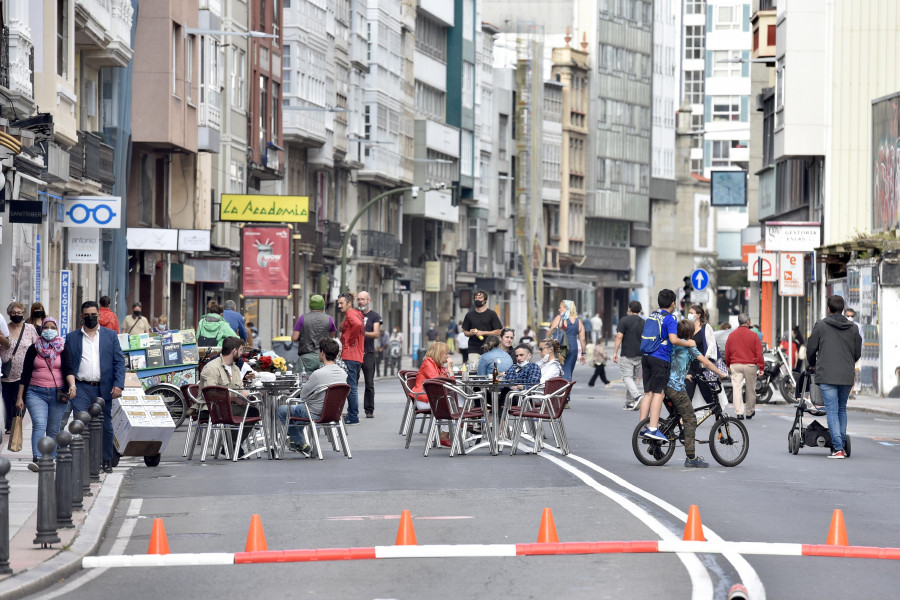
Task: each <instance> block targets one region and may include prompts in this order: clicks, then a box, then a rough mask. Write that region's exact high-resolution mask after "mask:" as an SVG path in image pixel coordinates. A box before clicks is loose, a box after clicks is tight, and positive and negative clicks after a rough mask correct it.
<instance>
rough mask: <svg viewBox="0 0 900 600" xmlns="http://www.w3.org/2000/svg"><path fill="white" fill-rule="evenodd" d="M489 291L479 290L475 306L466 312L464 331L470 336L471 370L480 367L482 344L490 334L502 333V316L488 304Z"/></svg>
mask: <svg viewBox="0 0 900 600" xmlns="http://www.w3.org/2000/svg"><path fill="white" fill-rule="evenodd" d="M487 300H488V293H487V292H486V291H484V290H477V291H476V292H475V295H474V301H475V308H474V309H472V310H470V311H469V312H468V313H466V318H465V319H463V332H464V333H465V334H466V337H468V338H469V370H470V371H474V370H476V369H477V368H478V361H479V359H481V354H482V352H483V350H482V345H484V340H485V338H486V337H487V336H489V335H500V331H501V330H502V328H503V323H501V322H500V317H498V316H497V313H495V312H494V311H493V310H491V309H490V308H488V306H487Z"/></svg>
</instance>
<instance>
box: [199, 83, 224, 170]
mask: <svg viewBox="0 0 900 600" xmlns="http://www.w3.org/2000/svg"><path fill="white" fill-rule="evenodd" d="M197 125H198V127H199V132H198V136H197V150H199V151H200V152H204V151H205V152H213V153H216V154H218V153H219V151H220V149H221V146H222V143H221V140H222V135H221V132H222V92H221V90H220V89H219V86H218V85H213V84H205V85H203V86H201V87H200V106H199V109H198V111H197Z"/></svg>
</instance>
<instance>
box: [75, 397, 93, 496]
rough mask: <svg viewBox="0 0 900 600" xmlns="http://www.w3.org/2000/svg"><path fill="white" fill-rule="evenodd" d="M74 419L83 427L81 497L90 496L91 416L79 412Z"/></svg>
mask: <svg viewBox="0 0 900 600" xmlns="http://www.w3.org/2000/svg"><path fill="white" fill-rule="evenodd" d="M75 418H76V419H78V420H79V421H81V423H82V425H83V426H84V431H82V432H81V443H82V445H83V448H82V449H81V495H82V496H91V495H92V494H91V427H90V425H91V415H90V413H88V412H85V411H81V412H79V413H78V414H77V415H75Z"/></svg>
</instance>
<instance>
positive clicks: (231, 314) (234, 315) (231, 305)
mask: <svg viewBox="0 0 900 600" xmlns="http://www.w3.org/2000/svg"><path fill="white" fill-rule="evenodd" d="M222 318H223V319H225V321H227V322H228V326H229V327H231V328H232V329H233V330H234V332H235V333H236V334H237V336H238V337H239V338H241V341H243V342H246V341H247V326H246V325H245V324H244V317H243V315H241V313H239V312H238V311H237V304H235V302H234V300H226V301H225V311H224V312H223V313H222Z"/></svg>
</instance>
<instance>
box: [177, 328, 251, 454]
mask: <svg viewBox="0 0 900 600" xmlns="http://www.w3.org/2000/svg"><path fill="white" fill-rule="evenodd" d="M243 343H244V342H243V340H241V338H239V337H237V336H231V337H227V338H225V340H224V341H223V342H222V353H221V354H219V356H217V357H216V358H214V359H212V360H211V361H209V362H208V363H206V366H205V367H203V370H202V371H201V372H200V395H201V398H202V397H203V388H205V387H207V386H210V385H218V386H222V387H227V388H228V389H229V390H233V391H234V392H235V393H234V394H229V395H228V396H229V398H230V399H231V412H232V414H234V415H236V416H243V415H244V411H247V416H248V417H258V416H259V410H257V408H256V407H255V406H248V405H247V401H246V400H244V398H246V397H247V391H246V390H244V384H243V381H242V378H241V369H240V367H238V365H237V363H236V361H237V359H238V357H239V356H240V354H241V346H242V345H243ZM204 404H205V402H204ZM191 408H192V409H193V410H200V408H205V406H202V405H201V404H200V403H199V402H198V403H197V404H195V405H194V406H192V407H191ZM252 429H253V428H252V427H244V431H243V433H242V435H241V443H240V445H238V444H237V431H232V432H231V441H232V443H234V444H235V446H236V447H237V452H238V457H241V456H243V455H244V450H243V448H240V446H242V445H243V444H244V441H245V440H246V439H247V436H249V435H250V431H251V430H252ZM222 452H224V449H223V450H222Z"/></svg>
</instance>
